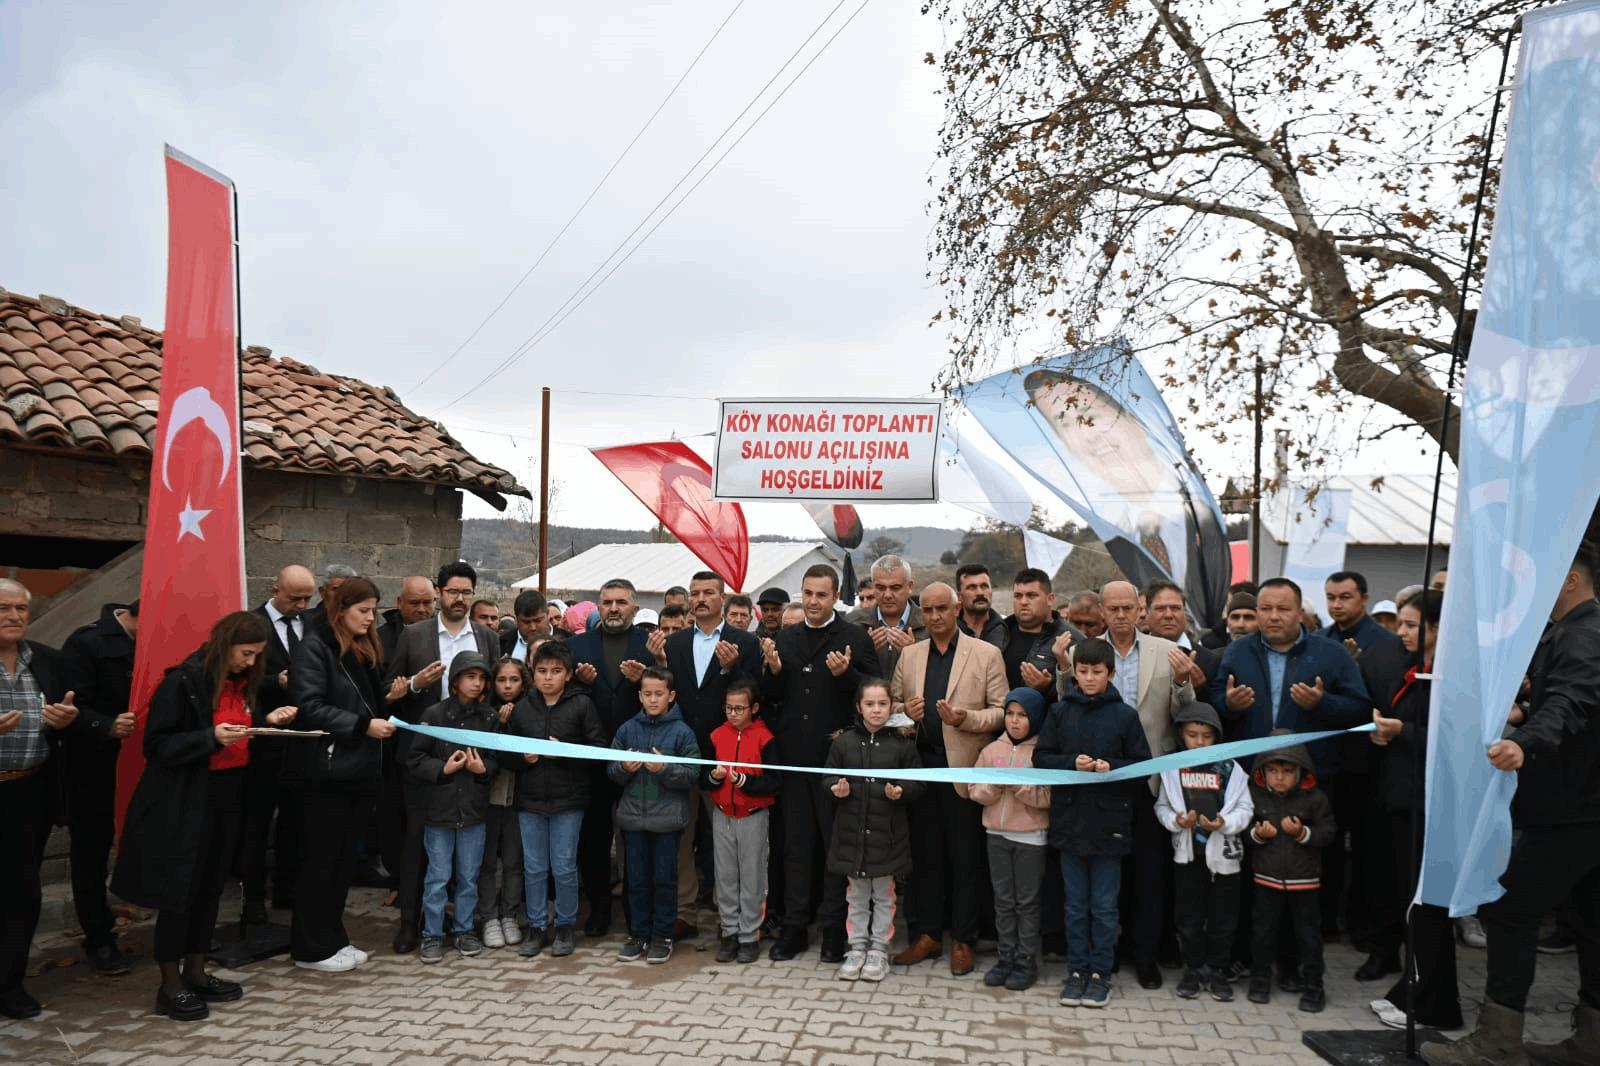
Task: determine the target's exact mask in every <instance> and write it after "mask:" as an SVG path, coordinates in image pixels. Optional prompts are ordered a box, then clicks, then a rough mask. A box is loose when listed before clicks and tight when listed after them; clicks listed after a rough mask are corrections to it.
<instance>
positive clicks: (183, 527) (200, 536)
mask: <svg viewBox="0 0 1600 1066" xmlns="http://www.w3.org/2000/svg"><path fill="white" fill-rule="evenodd" d="M210 513H211V512H210V511H200V510H196V509H195V506H194V501H193V500H191V499H190V498H189V497H187V496H185V497H184V498H183V510H182V511H179V512H178V539H179V540H182V539H183V538H184V537H186V536H188V535H189V534H191V533H192V534H194V536H195V538H196V539H197V540H205V539H206V535H205V533H204V532H202V531H201V529H200V520H201V519H202V518H204V517H205V516H206V515H208V514H210Z"/></svg>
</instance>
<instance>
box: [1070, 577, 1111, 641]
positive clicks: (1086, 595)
mask: <svg viewBox="0 0 1600 1066" xmlns="http://www.w3.org/2000/svg"><path fill="white" fill-rule="evenodd" d="M1067 621H1069V622H1071V623H1072V626H1073V628H1074V629H1076V630H1077V631H1078V632H1080V633H1082V634H1083V635H1084V636H1085V637H1091V638H1092V637H1103V636H1105V635H1106V616H1105V615H1104V614H1102V613H1101V611H1100V594H1099V593H1098V592H1095V591H1093V590H1092V589H1085V590H1083V591H1082V592H1080V593H1078V594H1077V595H1076V596H1074V597H1072V602H1071V603H1069V604H1068V605H1067Z"/></svg>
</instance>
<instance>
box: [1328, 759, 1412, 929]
mask: <svg viewBox="0 0 1600 1066" xmlns="http://www.w3.org/2000/svg"><path fill="white" fill-rule="evenodd" d="M1363 739H1365V738H1363ZM1338 781H1339V787H1338V788H1336V789H1331V788H1329V787H1328V786H1327V785H1326V784H1323V783H1320V782H1319V787H1321V788H1322V789H1323V791H1324V792H1326V793H1328V798H1329V800H1330V801H1332V803H1333V819H1334V823H1335V825H1336V826H1337V829H1338V836H1337V837H1336V838H1335V839H1334V841H1333V843H1331V844H1329V845H1328V846H1327V847H1326V848H1324V849H1323V850H1322V928H1323V929H1325V930H1327V931H1328V933H1329V934H1330V935H1332V934H1333V932H1334V930H1336V929H1338V928H1339V917H1340V914H1341V912H1342V913H1343V916H1344V928H1345V930H1346V931H1347V932H1348V933H1349V934H1350V937H1351V939H1352V940H1360V941H1362V942H1363V943H1365V942H1368V941H1373V942H1376V941H1377V940H1378V939H1379V938H1380V937H1381V935H1382V929H1383V927H1384V926H1385V925H1386V924H1392V922H1391V921H1389V917H1388V916H1389V915H1390V914H1391V913H1392V909H1391V908H1392V904H1391V902H1390V901H1391V900H1393V899H1394V898H1395V897H1396V895H1397V893H1398V888H1397V885H1396V882H1395V877H1396V875H1397V874H1398V873H1399V872H1400V870H1401V869H1403V867H1397V868H1394V869H1391V868H1390V866H1389V861H1388V860H1389V846H1388V839H1387V838H1388V835H1389V833H1388V822H1389V818H1388V815H1387V813H1386V812H1384V810H1383V809H1382V805H1381V801H1380V799H1379V796H1378V778H1377V775H1376V774H1353V773H1350V772H1349V771H1340V773H1339V778H1338Z"/></svg>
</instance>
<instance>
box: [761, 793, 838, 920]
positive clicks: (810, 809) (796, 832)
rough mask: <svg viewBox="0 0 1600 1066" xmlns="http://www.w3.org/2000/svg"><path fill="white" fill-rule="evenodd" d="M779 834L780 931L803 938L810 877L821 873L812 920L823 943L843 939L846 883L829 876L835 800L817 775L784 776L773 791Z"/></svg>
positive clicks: (808, 904)
mask: <svg viewBox="0 0 1600 1066" xmlns="http://www.w3.org/2000/svg"><path fill="white" fill-rule="evenodd" d="M778 795H779V800H778V807H779V810H781V811H782V812H783V831H784V853H785V861H784V866H783V872H784V885H783V892H784V912H783V926H784V931H785V932H786V933H788V934H790V935H803V934H804V933H805V930H806V929H807V927H809V926H810V924H811V900H812V891H811V874H812V871H813V870H814V869H821V870H822V893H821V895H822V898H821V901H820V903H819V904H818V906H817V921H818V923H819V924H820V925H821V926H822V936H823V939H824V940H827V939H828V938H830V937H838V938H843V936H844V889H845V880H844V878H843V877H841V876H839V875H838V874H832V873H828V872H827V869H826V865H827V860H828V841H829V839H830V838H831V837H832V836H833V813H834V807H833V805H834V802H835V801H834V798H833V797H832V796H830V795H828V794H827V793H826V792H824V791H823V789H822V785H821V778H819V777H818V776H817V775H816V774H789V775H786V776H785V777H784V779H783V785H782V786H781V789H780V791H779V793H778Z"/></svg>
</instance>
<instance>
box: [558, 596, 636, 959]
mask: <svg viewBox="0 0 1600 1066" xmlns="http://www.w3.org/2000/svg"><path fill="white" fill-rule="evenodd" d="M535 595H537V593H535ZM634 595H635V593H634V587H633V582H631V581H629V580H628V579H627V578H622V577H618V578H612V579H611V580H610V581H607V582H606V583H605V584H604V585H602V586H601V587H600V624H599V625H598V626H596V627H594V628H593V629H590V630H588V631H586V632H583V633H579V634H578V635H577V636H575V637H572V638H571V639H570V640H568V641H567V647H568V648H569V649H571V651H572V658H573V660H574V662H575V664H576V669H575V670H574V673H573V676H574V677H575V678H576V679H577V681H578V683H579V684H582V685H586V686H588V689H589V697H590V699H592V700H593V701H594V705H595V709H596V710H597V711H599V713H600V724H601V726H602V727H603V728H604V730H605V734H606V739H607V740H610V739H611V737H612V736H613V735H615V734H616V731H617V727H618V726H620V725H621V724H622V723H623V722H625V721H627V720H628V719H629V718H632V717H633V716H634V715H635V714H637V713H638V712H639V678H640V677H641V676H642V675H643V673H644V668H645V667H646V666H649V665H653V657H652V656H651V654H650V649H649V646H648V640H649V633H648V632H647V631H646V630H644V629H643V628H640V627H637V626H635V625H634V624H633V618H634V615H635V614H637V613H638V610H639V605H638V604H637V603H636V602H635V600H634ZM590 766H591V769H592V771H593V773H592V781H591V785H590V790H589V806H588V808H587V809H586V810H585V811H584V815H583V826H582V828H581V829H580V830H579V832H578V876H579V877H580V879H581V880H582V882H583V893H584V895H585V896H586V897H588V900H589V920H588V921H587V922H586V923H584V927H583V934H584V936H605V935H606V933H607V932H609V931H610V929H611V835H612V817H611V815H612V808H613V807H614V806H615V804H616V801H617V796H618V795H619V792H618V789H617V787H616V786H615V785H613V784H612V783H611V779H610V778H609V777H607V776H606V771H605V766H606V764H605V763H602V762H594V763H591V764H590Z"/></svg>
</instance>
